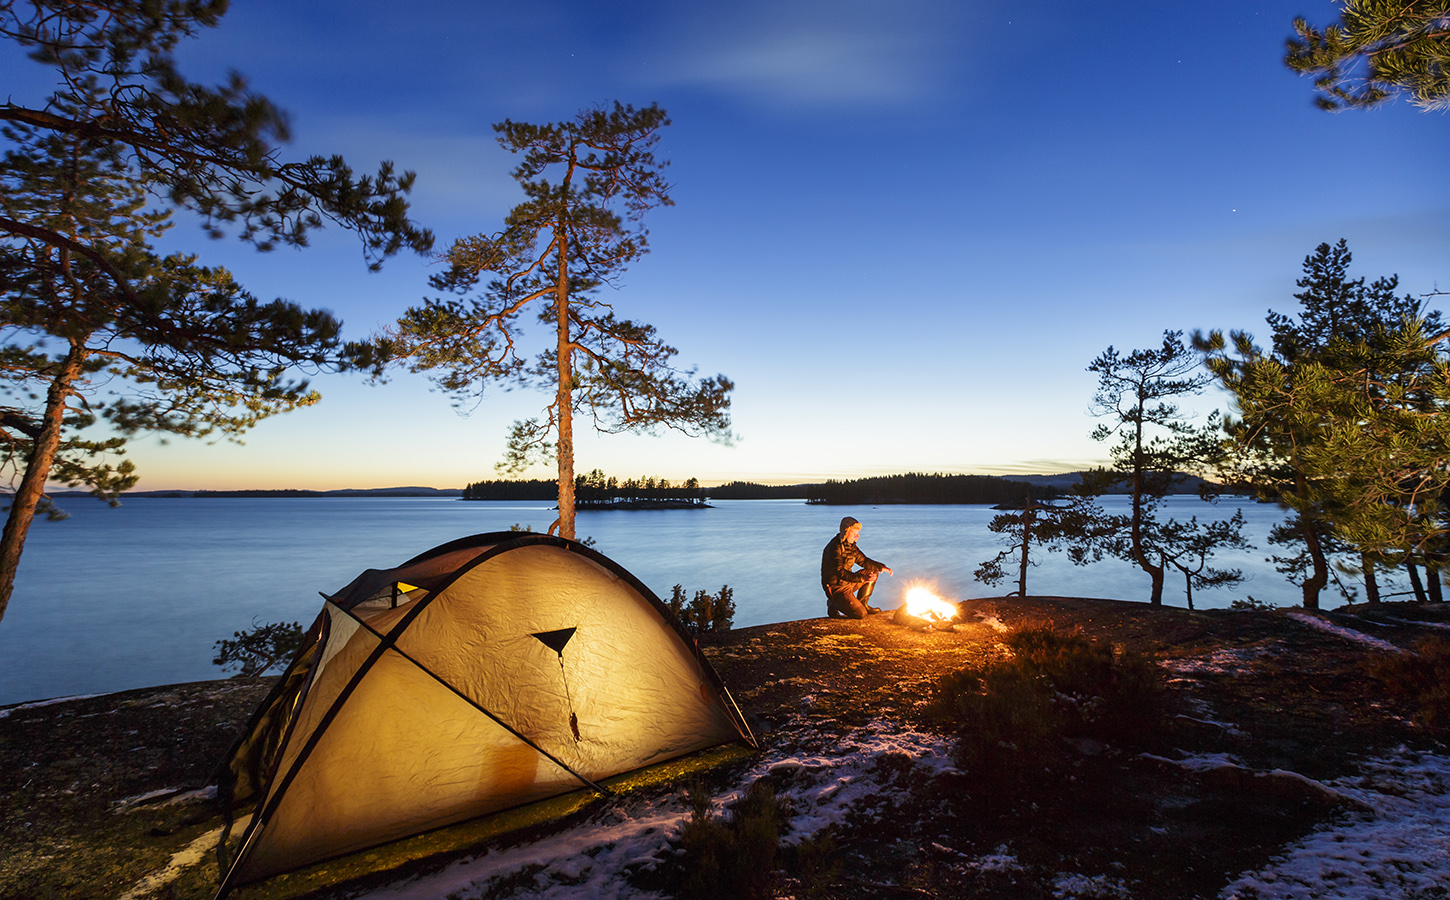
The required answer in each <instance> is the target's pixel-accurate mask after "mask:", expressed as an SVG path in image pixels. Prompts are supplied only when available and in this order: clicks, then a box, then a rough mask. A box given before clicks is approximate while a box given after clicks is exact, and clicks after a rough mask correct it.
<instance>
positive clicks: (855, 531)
mask: <svg viewBox="0 0 1450 900" xmlns="http://www.w3.org/2000/svg"><path fill="white" fill-rule="evenodd" d="M860 536H861V526H860V525H859V524H858V525H852V526H851V527H850V528H847V529H846V543H848V544H854V543H856V538H858V537H860Z"/></svg>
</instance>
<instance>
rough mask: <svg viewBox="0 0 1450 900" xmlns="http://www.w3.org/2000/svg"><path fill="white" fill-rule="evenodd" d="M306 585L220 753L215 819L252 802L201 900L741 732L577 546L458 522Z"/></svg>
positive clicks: (694, 672) (693, 665)
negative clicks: (312, 602)
mask: <svg viewBox="0 0 1450 900" xmlns="http://www.w3.org/2000/svg"><path fill="white" fill-rule="evenodd" d="M323 596H324V598H325V599H326V603H325V604H324V605H323V610H322V613H321V614H320V615H319V616H318V618H317V621H316V622H315V623H314V624H313V626H312V628H311V629H310V630H309V631H308V632H307V634H306V637H305V639H304V644H303V648H302V649H301V650H300V651H299V652H298V655H297V656H296V658H295V659H294V660H293V662H292V664H291V666H290V667H289V668H288V669H287V671H286V672H285V673H284V674H283V676H282V677H281V679H280V680H279V681H278V683H277V686H276V687H275V688H274V690H273V691H272V692H271V694H270V695H269V696H268V698H267V699H266V700H265V701H263V703H262V704H261V706H259V707H258V709H257V711H256V712H255V713H254V714H253V716H252V718H251V720H250V721H249V723H248V725H247V728H246V730H245V731H244V733H243V735H242V737H241V738H239V739H238V741H237V742H236V743H235V744H234V745H233V747H232V749H231V751H230V752H229V753H228V756H227V759H226V760H224V762H223V764H222V766H221V769H220V774H219V776H218V795H219V797H220V799H221V800H222V802H223V804H224V806H225V808H226V809H227V815H228V821H229V822H230V821H231V811H232V810H234V809H237V808H239V807H242V806H245V805H246V804H249V803H250V804H254V808H253V813H252V818H251V821H250V823H249V824H248V825H247V827H246V829H245V831H244V832H243V834H242V837H241V842H240V846H239V848H238V850H237V853H236V857H235V860H234V861H233V862H232V864H231V866H230V868H226V867H225V865H224V869H226V875H225V877H224V878H223V880H222V884H221V888H220V890H219V891H218V896H221V895H222V894H225V893H226V892H227V891H228V890H230V889H231V888H232V887H234V886H236V885H239V884H244V883H247V882H251V881H255V880H258V879H261V878H265V877H268V876H271V875H275V874H278V873H281V872H286V871H291V870H293V869H297V868H300V867H302V866H305V865H308V864H311V863H314V862H319V861H321V860H325V859H330V858H333V857H336V856H340V855H343V854H347V853H351V852H354V851H357V850H362V849H365V848H368V847H373V846H377V845H379V844H382V843H386V842H388V841H393V840H397V839H399V838H403V837H408V836H410V835H415V834H419V833H421V832H423V831H427V830H430V829H433V828H438V827H442V826H445V825H451V824H454V823H457V822H461V821H464V820H466V819H471V818H474V817H477V816H481V815H486V814H489V813H493V812H497V811H500V810H504V809H508V808H511V807H515V806H519V805H522V804H525V803H530V802H533V801H536V800H541V799H544V798H546V797H552V796H556V795H558V794H563V793H566V792H569V791H573V790H578V789H580V788H589V789H594V790H599V791H604V789H603V788H601V787H600V786H599V785H598V781H599V780H601V779H604V778H607V777H610V776H612V775H617V774H620V773H623V772H629V771H633V770H635V769H639V768H642V767H645V766H649V765H652V764H655V763H659V762H664V761H666V760H670V759H674V758H677V757H680V756H683V755H685V754H689V753H693V752H695V751H698V750H703V749H705V748H707V747H714V746H718V745H720V744H725V743H729V742H733V741H741V740H743V741H748V742H750V743H752V744H753V743H754V738H753V737H752V736H751V734H750V730H749V728H748V726H747V725H746V724H745V722H744V720H743V718H742V717H741V715H740V711H739V709H738V708H737V707H736V706H735V703H734V701H733V700H732V699H731V698H730V695H729V692H728V691H726V689H725V686H724V685H723V684H722V683H721V681H720V678H719V676H718V675H716V674H715V671H714V669H713V668H711V666H710V664H709V663H708V662H707V661H706V660H705V658H704V657H703V656H702V655H701V654H700V652H699V648H698V647H697V646H696V644H695V642H694V640H692V639H691V638H690V637H689V636H688V635H687V634H686V633H685V632H684V631H683V629H682V628H681V626H680V624H679V622H678V621H677V620H676V619H675V617H674V616H673V615H671V613H670V612H669V609H668V608H667V607H666V606H665V605H664V604H662V603H661V602H660V600H659V598H658V597H656V596H655V595H654V594H653V593H651V592H650V590H649V588H647V587H645V586H644V585H643V584H642V583H640V582H639V581H638V580H637V579H636V578H634V577H633V576H632V575H630V574H629V573H628V572H626V571H625V570H624V569H623V568H622V567H620V566H619V565H617V564H616V563H614V562H612V561H611V560H609V559H607V558H606V557H604V556H603V555H601V554H599V553H597V552H595V551H594V550H591V549H590V548H588V547H585V546H584V545H582V544H579V543H576V542H574V541H569V540H565V539H563V538H558V537H552V536H547V535H539V534H529V533H520V532H495V533H491V534H480V535H474V536H472V537H467V538H461V539H459V540H456V541H452V542H450V543H447V544H444V545H442V546H440V547H435V548H434V549H432V550H429V551H427V552H426V553H423V554H422V555H420V556H416V557H414V558H413V559H410V560H408V561H407V562H405V563H403V564H402V565H400V566H397V567H396V568H392V569H368V570H366V571H364V572H363V573H362V574H361V575H359V576H358V577H357V578H356V579H354V580H353V581H352V583H350V584H348V585H347V586H346V587H344V588H342V589H341V590H339V591H338V592H337V593H335V594H333V595H331V596H328V595H326V594H324V595H323ZM606 793H607V792H606ZM229 831H230V826H229V827H228V828H227V829H226V830H225V831H224V833H223V837H222V847H223V848H224V847H225V846H226V842H227V838H228V835H227V832H229Z"/></svg>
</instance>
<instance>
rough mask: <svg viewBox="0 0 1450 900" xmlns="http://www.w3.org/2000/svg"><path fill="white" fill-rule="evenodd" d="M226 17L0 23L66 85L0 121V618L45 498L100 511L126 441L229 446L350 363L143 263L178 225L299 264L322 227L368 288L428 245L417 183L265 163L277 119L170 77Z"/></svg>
mask: <svg viewBox="0 0 1450 900" xmlns="http://www.w3.org/2000/svg"><path fill="white" fill-rule="evenodd" d="M225 7H226V4H225V3H224V2H220V0H212V2H207V0H189V2H186V0H160V2H153V0H144V2H143V0H97V2H93V3H84V4H82V3H73V2H68V0H30V2H0V35H3V36H4V37H7V38H9V39H11V40H14V41H16V42H17V43H19V44H20V45H21V46H23V47H25V48H27V49H28V50H29V54H30V58H31V59H32V60H34V61H36V62H38V63H40V64H42V65H45V66H47V67H49V68H50V69H52V70H54V73H55V75H56V79H55V80H56V82H57V83H58V84H59V87H58V88H57V89H56V90H55V91H54V92H53V93H51V94H49V95H48V96H45V97H37V98H34V99H33V100H32V101H29V102H26V101H25V100H24V99H23V98H22V102H20V103H17V102H16V101H15V99H14V97H13V96H12V98H11V99H10V100H8V101H7V102H6V103H5V104H4V105H3V106H0V126H3V127H0V135H3V138H4V147H3V152H4V160H3V166H0V330H3V335H4V337H3V341H4V343H3V344H0V393H3V398H0V464H3V465H4V466H5V467H6V468H7V469H8V470H9V472H10V473H11V479H12V484H14V485H15V490H14V493H13V495H12V496H11V498H10V504H9V509H8V511H7V515H6V520H5V527H4V531H3V535H0V616H3V614H4V612H5V609H6V607H7V606H8V603H9V598H10V595H11V592H12V590H13V587H14V581H15V575H16V572H17V570H18V567H19V564H20V558H21V555H22V552H23V549H24V545H25V540H26V536H27V535H28V533H29V529H30V525H31V523H32V521H33V519H34V517H35V515H36V514H37V513H42V514H45V513H48V514H51V515H52V516H60V515H62V514H61V513H60V512H59V511H58V510H56V509H55V508H54V507H53V505H51V503H50V500H49V497H48V495H47V493H46V485H47V483H49V482H58V483H61V484H65V485H68V486H72V487H88V488H90V490H91V492H92V493H93V494H94V495H95V496H97V497H99V498H101V499H106V500H111V501H113V502H114V500H115V498H116V495H117V494H118V493H119V492H120V491H123V490H125V489H126V488H128V487H130V486H132V485H133V484H135V482H136V478H137V476H136V474H135V470H134V468H133V467H132V465H131V464H130V462H129V461H126V460H124V459H119V457H120V456H121V454H122V452H123V448H124V445H125V442H126V438H127V437H129V436H131V435H134V434H137V433H140V432H156V431H159V432H165V433H171V434H179V435H183V436H188V437H207V436H214V437H221V438H235V437H236V436H237V435H239V434H241V433H242V432H244V431H245V430H246V429H248V428H249V427H251V426H252V425H253V424H255V423H256V422H257V421H259V420H260V419H262V418H264V417H266V416H269V415H273V414H276V413H280V412H285V411H287V410H290V409H294V408H296V407H299V406H306V405H308V404H311V403H314V402H316V400H317V398H318V395H317V394H316V392H314V391H312V390H311V389H310V388H309V387H308V384H307V382H306V381H305V380H302V379H300V378H298V377H296V375H295V372H296V370H297V368H298V367H301V368H303V369H304V370H306V369H311V370H316V369H320V368H325V367H329V366H333V365H342V364H345V362H346V359H347V357H348V354H347V352H346V351H347V348H345V347H344V346H343V345H342V344H341V342H340V340H339V337H338V334H339V329H340V326H339V323H338V322H337V321H336V320H335V319H334V318H333V317H332V316H330V315H328V314H327V313H324V312H320V311H315V310H313V311H308V310H304V309H302V308H301V307H299V306H297V305H296V304H293V303H290V302H286V301H281V300H278V301H273V302H270V303H266V302H261V301H259V300H257V299H256V298H254V297H252V296H251V295H250V294H248V293H247V292H246V291H245V290H243V289H242V287H241V286H240V285H238V284H237V283H236V282H235V281H234V280H233V278H232V277H231V275H230V273H228V272H226V271H225V270H223V269H217V268H208V267H205V266H202V265H200V264H198V262H197V260H196V259H195V258H194V257H190V256H183V255H175V254H174V255H169V256H161V255H160V254H158V253H156V252H155V251H154V249H153V248H152V245H151V242H152V240H153V239H154V238H156V237H157V235H159V234H160V233H161V232H162V231H163V230H165V229H166V228H167V227H169V211H170V209H171V208H173V207H188V208H190V209H192V210H194V211H196V212H198V213H200V214H201V216H202V217H203V220H204V222H205V225H206V227H207V229H208V230H209V231H211V232H213V233H219V232H220V230H221V229H222V228H223V227H224V225H225V224H226V223H236V224H238V225H239V226H240V232H241V237H242V238H243V239H245V240H248V241H251V242H252V243H254V244H256V245H258V246H259V247H269V246H272V245H274V244H277V243H284V244H292V245H296V246H302V245H305V243H306V241H307V236H308V234H309V233H310V232H311V231H313V230H314V229H316V228H318V227H321V226H322V224H323V223H324V221H332V222H336V223H339V224H342V225H344V226H345V227H348V228H352V229H354V230H355V231H357V232H358V233H359V234H360V235H361V237H362V240H363V246H364V248H365V253H366V254H367V256H368V258H369V261H370V265H372V266H374V267H375V266H376V265H378V264H379V263H380V262H381V260H382V259H383V258H384V257H386V256H388V255H390V254H392V253H395V252H397V251H399V250H401V249H404V248H412V249H417V250H423V249H426V248H427V246H428V245H429V244H430V242H431V237H430V236H429V235H428V233H427V232H426V231H424V230H421V229H419V228H417V227H416V226H414V225H413V224H412V223H411V222H409V220H408V218H407V209H408V207H407V203H406V202H405V201H404V199H403V195H404V194H405V193H406V192H407V189H408V187H409V185H410V184H411V181H412V176H411V175H405V176H403V177H402V178H394V177H393V176H392V174H391V168H390V167H389V166H387V165H384V166H383V167H382V169H381V170H380V172H379V175H378V177H377V179H371V178H361V179H359V178H355V177H354V176H353V175H352V172H351V170H350V169H348V168H347V166H346V164H345V163H344V162H343V161H342V160H341V159H340V158H337V157H333V158H330V159H324V158H320V157H315V158H313V159H310V160H308V161H306V162H304V163H282V162H279V161H278V159H277V144H278V143H280V142H281V141H284V140H285V139H286V121H285V116H284V115H283V114H282V112H281V111H280V110H278V109H277V108H276V107H274V106H273V105H272V104H271V103H269V102H268V101H267V100H266V98H264V97H260V96H258V95H256V94H253V93H251V92H250V91H248V90H247V88H246V85H245V83H244V82H243V81H242V79H241V78H240V77H239V76H233V78H232V80H231V81H230V82H229V83H228V84H227V85H226V86H224V87H221V88H208V87H205V86H202V85H197V84H194V83H191V82H188V81H186V80H185V79H184V78H183V77H182V76H181V75H180V74H179V73H178V71H177V70H176V67H175V65H174V62H173V60H172V59H171V56H170V53H171V51H172V49H173V48H174V47H175V45H176V44H177V43H178V42H179V41H180V40H182V39H184V38H186V37H188V36H190V35H192V34H194V33H195V32H196V31H197V30H199V29H201V28H206V27H211V26H214V25H215V24H216V22H217V20H218V18H219V17H220V15H221V13H222V12H223V11H224V10H225ZM155 202H161V203H162V204H163V206H162V207H161V208H152V207H151V205H150V204H152V203H155ZM92 426H97V427H98V428H105V429H106V431H105V432H104V433H103V434H101V435H99V436H96V435H94V432H92V431H88V430H87V429H90V428H91V427H92Z"/></svg>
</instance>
